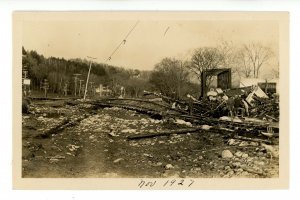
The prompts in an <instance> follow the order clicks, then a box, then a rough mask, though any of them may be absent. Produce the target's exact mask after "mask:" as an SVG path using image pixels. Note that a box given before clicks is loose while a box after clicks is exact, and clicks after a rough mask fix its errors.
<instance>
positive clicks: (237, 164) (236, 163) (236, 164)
mask: <svg viewBox="0 0 300 200" xmlns="http://www.w3.org/2000/svg"><path fill="white" fill-rule="evenodd" d="M232 165H233V166H234V167H236V168H238V167H241V163H240V162H234V163H232Z"/></svg>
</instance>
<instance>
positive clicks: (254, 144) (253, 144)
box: [250, 142, 259, 146]
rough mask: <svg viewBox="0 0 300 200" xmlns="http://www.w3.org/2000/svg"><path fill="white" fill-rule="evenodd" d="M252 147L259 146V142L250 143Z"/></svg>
mask: <svg viewBox="0 0 300 200" xmlns="http://www.w3.org/2000/svg"><path fill="white" fill-rule="evenodd" d="M250 145H251V146H258V145H259V144H258V142H250Z"/></svg>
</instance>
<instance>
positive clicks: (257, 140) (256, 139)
mask: <svg viewBox="0 0 300 200" xmlns="http://www.w3.org/2000/svg"><path fill="white" fill-rule="evenodd" d="M233 138H234V139H238V140H247V141H253V142H264V143H268V144H272V142H271V141H270V140H264V139H258V138H249V137H242V136H234V137H233Z"/></svg>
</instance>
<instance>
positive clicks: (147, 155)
mask: <svg viewBox="0 0 300 200" xmlns="http://www.w3.org/2000/svg"><path fill="white" fill-rule="evenodd" d="M143 155H144V156H146V157H149V158H153V156H152V155H150V154H147V153H144V154H143Z"/></svg>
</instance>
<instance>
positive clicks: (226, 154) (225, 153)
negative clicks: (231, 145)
mask: <svg viewBox="0 0 300 200" xmlns="http://www.w3.org/2000/svg"><path fill="white" fill-rule="evenodd" d="M232 157H233V155H232V153H231V151H229V150H224V151H222V158H232Z"/></svg>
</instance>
